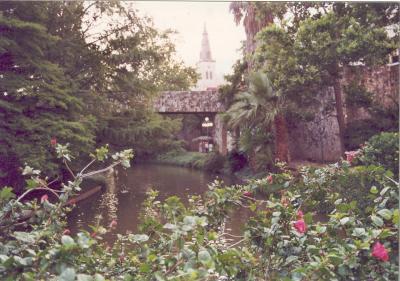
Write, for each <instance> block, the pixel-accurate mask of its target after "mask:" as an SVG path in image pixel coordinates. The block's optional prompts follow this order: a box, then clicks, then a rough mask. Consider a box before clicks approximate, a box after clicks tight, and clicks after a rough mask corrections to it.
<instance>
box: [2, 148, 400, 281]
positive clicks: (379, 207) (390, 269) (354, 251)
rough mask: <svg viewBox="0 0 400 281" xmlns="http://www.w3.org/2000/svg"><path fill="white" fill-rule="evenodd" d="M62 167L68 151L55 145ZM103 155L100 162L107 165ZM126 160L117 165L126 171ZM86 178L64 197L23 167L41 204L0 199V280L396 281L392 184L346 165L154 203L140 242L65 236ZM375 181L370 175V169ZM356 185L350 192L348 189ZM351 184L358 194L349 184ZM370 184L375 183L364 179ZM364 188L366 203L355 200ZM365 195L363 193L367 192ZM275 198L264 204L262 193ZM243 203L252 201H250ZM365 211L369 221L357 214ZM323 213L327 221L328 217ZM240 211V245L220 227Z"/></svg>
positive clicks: (120, 157) (137, 237)
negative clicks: (243, 212) (73, 199)
mask: <svg viewBox="0 0 400 281" xmlns="http://www.w3.org/2000/svg"><path fill="white" fill-rule="evenodd" d="M57 151H58V153H59V157H60V158H63V159H66V163H68V160H69V159H68V149H67V147H65V146H60V145H59V144H57ZM107 155H108V152H107V149H99V150H97V151H96V153H95V154H94V155H93V158H94V159H93V161H92V162H94V161H95V160H96V159H97V160H100V161H104V160H106V159H107ZM131 157H132V151H130V150H128V151H125V152H121V153H117V154H115V155H114V156H113V157H112V158H113V159H114V161H115V162H114V163H113V164H111V165H110V166H108V167H107V168H105V169H108V168H109V167H113V166H115V165H117V164H122V165H124V166H128V165H129V159H130V158H131ZM88 168H89V166H87V167H85V168H84V169H83V170H82V171H80V172H79V173H77V174H74V173H73V171H71V173H72V174H73V175H74V180H72V181H70V182H68V183H66V184H64V185H63V186H62V188H61V189H53V188H51V187H50V186H51V185H50V183H48V179H46V178H43V177H40V172H39V171H36V170H33V169H31V168H29V167H27V168H26V169H25V171H24V173H25V174H26V175H30V176H31V178H30V179H28V180H27V184H28V187H27V188H28V189H27V190H26V191H25V193H24V194H28V193H30V192H32V191H33V190H42V191H45V192H46V194H47V197H44V196H42V200H39V201H38V200H36V199H33V200H24V199H26V195H24V194H22V195H20V196H19V197H18V198H17V197H16V196H15V195H14V194H13V193H12V189H11V188H7V187H6V188H3V189H2V190H1V192H0V204H1V205H0V207H1V212H0V217H1V222H0V230H1V234H2V235H1V236H0V278H1V279H2V280H158V281H160V280H176V281H178V280H246V281H251V280H254V281H255V280H257V281H258V280H259V281H261V280H396V279H397V278H398V239H397V231H398V226H399V210H398V183H397V182H396V181H395V180H393V179H392V178H391V177H390V174H386V172H385V171H384V170H383V171H378V172H376V173H375V174H374V173H372V174H368V173H366V174H362V173H358V172H354V169H355V168H352V167H350V166H349V163H348V162H347V161H343V162H342V163H338V164H335V165H330V166H327V167H325V168H320V169H311V168H304V169H303V170H301V171H300V173H299V174H296V175H293V174H292V173H291V172H290V171H287V170H284V171H282V173H280V174H271V175H269V176H268V177H266V178H265V179H260V180H253V181H250V182H249V183H248V184H246V185H240V186H239V185H238V186H223V184H222V183H220V182H214V183H212V184H210V186H209V191H208V192H207V193H206V194H204V196H192V197H190V200H189V203H188V204H186V205H185V204H183V203H182V202H181V200H180V199H179V198H178V197H174V196H173V197H170V198H168V199H166V200H165V201H164V202H160V201H158V200H157V195H158V193H157V192H156V191H150V192H149V193H148V197H147V199H146V200H145V202H144V203H143V211H142V214H141V224H140V226H139V233H138V234H127V235H118V236H117V238H116V241H115V242H114V243H113V244H112V245H109V244H108V243H107V242H106V241H105V240H104V235H105V234H106V233H107V232H109V231H112V229H113V228H115V226H116V224H117V222H116V221H113V222H112V223H111V224H110V225H109V226H108V227H107V228H105V227H103V226H101V225H98V226H94V227H93V229H92V231H91V232H86V231H82V232H79V233H77V234H75V235H71V233H70V231H69V230H68V229H67V228H66V227H67V226H66V223H65V216H66V213H67V212H68V210H69V209H70V207H69V206H68V205H66V202H68V201H69V198H70V196H72V195H73V194H74V193H76V192H77V191H79V190H80V187H79V184H80V182H81V181H82V179H83V178H84V177H86V176H88V175H93V174H94V173H99V172H101V171H104V170H105V169H102V170H100V171H92V172H86V170H88ZM377 169H378V168H377ZM349 177H353V178H354V180H353V179H352V180H351V185H349V184H347V179H348V178H349ZM357 177H358V185H359V186H357V181H356V180H355V179H357ZM370 177H371V178H370ZM364 181H367V182H373V183H374V185H372V186H369V185H367V186H366V187H369V190H368V193H362V194H363V196H360V197H357V198H356V199H354V198H353V197H351V196H346V190H347V192H348V191H349V189H355V190H358V189H360V188H361V185H362V183H363V182H364ZM366 187H362V188H366ZM268 190H269V191H271V192H266V191H268ZM249 195H251V196H249ZM362 200H367V201H368V202H369V204H370V205H369V208H368V210H362V211H361V210H359V204H361V203H362V202H361V201H362ZM326 207H328V209H326ZM238 208H248V209H250V210H251V215H250V216H249V218H248V221H247V223H246V224H245V225H244V226H243V227H244V229H243V233H242V234H240V235H238V234H233V233H230V232H229V231H227V230H226V229H225V227H224V225H225V222H226V220H227V218H228V217H229V216H231V215H232V210H235V209H238Z"/></svg>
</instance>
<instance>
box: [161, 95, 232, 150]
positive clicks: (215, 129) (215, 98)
mask: <svg viewBox="0 0 400 281" xmlns="http://www.w3.org/2000/svg"><path fill="white" fill-rule="evenodd" d="M154 110H155V111H156V112H158V113H160V114H163V115H185V116H189V115H195V116H198V117H200V119H199V122H198V124H197V125H196V127H198V128H197V129H196V130H197V131H198V132H199V133H202V134H203V137H207V136H211V137H212V143H213V144H214V145H216V146H217V147H216V149H218V151H219V152H220V153H221V154H223V155H225V154H226V153H227V130H226V128H225V126H224V124H223V122H222V120H221V117H220V116H219V115H218V113H220V112H223V111H224V108H223V104H222V103H221V102H220V101H219V93H218V92H217V91H173V92H162V93H161V94H160V96H159V97H158V98H157V100H156V101H155V102H154ZM205 117H208V118H209V120H210V121H211V122H212V123H213V126H212V127H210V128H209V129H206V130H205V129H204V128H202V127H201V123H202V122H204V119H205ZM183 123H184V126H185V122H183ZM185 130H186V132H185ZM187 131H188V130H187V128H183V132H181V135H180V137H181V138H182V139H184V140H185V142H187V143H189V145H188V147H191V148H192V150H198V149H199V147H201V143H194V141H193V140H192V137H193V136H196V137H193V139H198V138H197V137H199V136H198V135H196V133H191V134H190V133H188V132H187ZM205 131H206V133H205ZM205 134H206V135H205ZM200 139H201V138H200ZM197 141H198V140H197ZM194 148H197V149H194Z"/></svg>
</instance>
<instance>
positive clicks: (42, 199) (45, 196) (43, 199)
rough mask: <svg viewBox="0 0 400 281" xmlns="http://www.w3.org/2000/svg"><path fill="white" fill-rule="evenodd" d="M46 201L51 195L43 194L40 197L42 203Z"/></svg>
mask: <svg viewBox="0 0 400 281" xmlns="http://www.w3.org/2000/svg"><path fill="white" fill-rule="evenodd" d="M44 201H49V196H47V194H45V195H43V196H42V197H41V198H40V203H42V204H43V202H44Z"/></svg>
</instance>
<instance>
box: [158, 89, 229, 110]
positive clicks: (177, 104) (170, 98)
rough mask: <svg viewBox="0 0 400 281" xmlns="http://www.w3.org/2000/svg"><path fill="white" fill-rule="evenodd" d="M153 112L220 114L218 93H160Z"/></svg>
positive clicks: (214, 91) (213, 91) (220, 105)
mask: <svg viewBox="0 0 400 281" xmlns="http://www.w3.org/2000/svg"><path fill="white" fill-rule="evenodd" d="M154 108H155V111H157V112H159V113H197V112H214V113H216V112H222V111H224V108H223V105H222V103H221V102H220V101H219V93H218V91H216V90H212V91H173V92H162V93H161V94H160V96H159V97H158V98H157V100H156V101H155V102H154Z"/></svg>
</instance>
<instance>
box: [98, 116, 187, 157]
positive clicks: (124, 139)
mask: <svg viewBox="0 0 400 281" xmlns="http://www.w3.org/2000/svg"><path fill="white" fill-rule="evenodd" d="M105 122H106V123H105V126H104V128H103V129H102V130H99V133H98V138H99V140H100V141H101V143H102V144H105V143H109V144H110V146H111V147H112V148H113V149H121V148H122V147H124V146H126V145H127V144H129V145H130V146H133V145H135V147H137V157H138V158H142V159H143V158H147V157H150V156H154V155H157V154H160V153H162V152H165V151H169V150H174V149H177V148H179V147H180V146H181V143H180V141H178V140H177V139H175V138H174V137H173V136H174V135H176V133H177V132H179V130H180V128H181V123H180V120H176V119H175V120H174V119H170V118H168V117H163V116H161V115H158V114H156V113H154V112H150V111H148V110H146V109H145V110H141V109H133V110H127V111H123V112H120V113H114V114H112V115H111V116H110V117H108V118H107V119H106V120H105Z"/></svg>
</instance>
